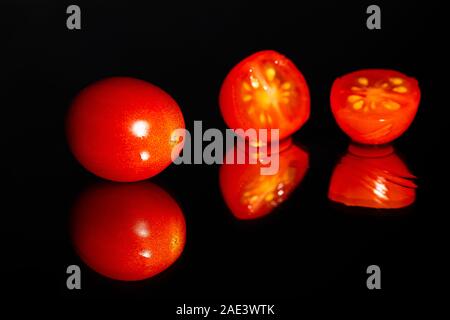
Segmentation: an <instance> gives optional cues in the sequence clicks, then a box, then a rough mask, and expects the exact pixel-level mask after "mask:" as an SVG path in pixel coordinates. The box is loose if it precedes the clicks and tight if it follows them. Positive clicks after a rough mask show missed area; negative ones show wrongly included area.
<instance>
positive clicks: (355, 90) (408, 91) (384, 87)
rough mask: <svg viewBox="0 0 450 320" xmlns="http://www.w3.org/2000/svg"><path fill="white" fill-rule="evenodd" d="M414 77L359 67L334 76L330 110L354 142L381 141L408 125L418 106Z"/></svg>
mask: <svg viewBox="0 0 450 320" xmlns="http://www.w3.org/2000/svg"><path fill="white" fill-rule="evenodd" d="M419 101H420V89H419V85H418V82H417V80H415V79H413V78H410V77H407V76H406V75H404V74H402V73H400V72H397V71H393V70H383V69H368V70H359V71H356V72H352V73H349V74H347V75H344V76H343V77H340V78H338V79H336V80H335V81H334V83H333V86H332V88H331V109H332V111H333V114H334V117H335V119H336V121H337V123H338V125H339V127H340V128H341V129H342V130H343V131H344V132H345V133H346V134H347V135H348V136H349V137H350V138H351V139H352V140H353V141H355V142H359V143H362V144H385V143H388V142H390V141H392V140H394V139H396V138H398V137H399V136H400V135H401V134H402V133H403V132H405V131H406V129H408V127H409V126H410V125H411V123H412V121H413V119H414V117H415V115H416V113H417V109H418V107H419Z"/></svg>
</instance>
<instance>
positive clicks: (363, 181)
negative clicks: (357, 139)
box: [328, 145, 417, 209]
mask: <svg viewBox="0 0 450 320" xmlns="http://www.w3.org/2000/svg"><path fill="white" fill-rule="evenodd" d="M414 179H415V177H414V175H413V174H411V172H410V171H409V169H408V168H407V166H406V165H405V163H404V162H403V161H402V160H401V159H400V158H399V157H398V156H397V155H396V154H395V152H394V149H393V148H392V147H391V146H386V147H385V146H383V147H382V148H375V149H374V148H373V147H372V148H371V147H361V146H356V145H351V146H350V147H349V151H348V153H347V154H346V155H345V156H344V157H343V158H342V159H341V160H340V162H339V164H338V165H337V166H336V168H335V169H334V172H333V175H332V178H331V182H330V187H329V191H328V198H329V199H330V200H332V201H335V202H339V203H342V204H345V205H347V206H358V207H368V208H377V209H394V208H403V207H406V206H408V205H410V204H412V203H413V202H414V201H415V199H416V188H417V186H416V184H415V183H414Z"/></svg>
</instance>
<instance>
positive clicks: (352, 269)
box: [1, 1, 448, 315]
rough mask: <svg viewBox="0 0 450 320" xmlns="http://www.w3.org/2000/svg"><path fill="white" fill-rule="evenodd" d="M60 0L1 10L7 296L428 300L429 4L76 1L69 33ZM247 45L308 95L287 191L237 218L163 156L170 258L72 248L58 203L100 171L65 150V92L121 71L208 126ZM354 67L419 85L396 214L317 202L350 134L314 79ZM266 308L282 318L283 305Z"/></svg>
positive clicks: (436, 42) (435, 71)
mask: <svg viewBox="0 0 450 320" xmlns="http://www.w3.org/2000/svg"><path fill="white" fill-rule="evenodd" d="M372 3H375V4H379V5H380V6H381V10H382V29H381V30H374V31H371V30H368V29H367V28H366V25H365V24H366V18H367V14H366V13H365V10H366V8H367V6H368V5H369V4H372ZM69 4H72V2H71V3H64V2H63V1H54V2H50V1H40V3H35V2H32V1H29V2H25V1H17V2H12V1H10V2H6V3H4V4H2V9H1V29H2V33H3V34H4V36H3V40H2V48H3V49H2V51H3V52H4V53H6V59H3V62H4V63H5V65H4V67H3V68H2V69H3V76H2V78H3V80H6V81H5V83H4V84H3V86H2V96H3V98H2V101H3V109H2V111H3V112H2V119H3V121H2V130H5V132H4V134H3V137H4V139H2V142H1V143H2V145H1V147H2V150H5V156H4V157H3V158H4V159H5V160H6V161H7V165H6V167H5V170H4V171H5V174H4V176H5V177H6V180H5V181H4V188H2V189H3V190H5V191H4V193H3V195H4V196H5V200H4V201H3V204H4V211H3V210H2V211H3V213H2V216H3V219H2V226H3V228H2V233H3V235H4V236H6V241H5V242H4V243H5V244H6V248H7V249H6V252H7V254H8V258H7V259H6V261H7V263H6V265H7V270H8V271H7V273H6V274H5V275H6V278H7V281H6V282H7V284H8V285H11V286H10V291H9V292H10V296H11V297H14V298H15V297H17V298H21V299H24V298H27V299H28V298H30V299H34V300H36V299H37V300H40V299H47V298H49V297H51V298H52V299H67V300H69V301H72V300H73V299H74V300H77V301H78V300H80V299H85V298H130V297H131V298H139V299H144V300H146V301H148V305H149V306H150V309H149V314H152V310H153V312H156V311H155V310H157V309H158V308H159V309H158V310H159V311H160V312H162V313H163V314H165V315H169V314H172V313H173V312H174V309H173V306H174V305H175V304H176V303H189V302H196V303H203V304H206V303H225V302H239V303H277V302H280V301H284V300H294V301H295V300H297V301H298V300H299V299H302V298H305V297H307V298H308V297H309V298H313V299H315V298H323V297H328V298H331V299H335V298H337V297H342V296H357V297H359V298H366V299H368V300H369V301H370V299H373V298H375V297H378V298H379V297H395V299H398V298H401V297H409V296H423V295H429V294H431V293H433V292H434V288H436V287H439V286H440V283H439V279H440V278H441V277H442V275H443V274H444V272H443V266H442V265H441V264H440V262H439V259H440V258H439V257H440V256H442V254H443V251H441V250H442V243H441V242H440V237H439V235H440V234H439V232H438V231H437V226H439V225H440V224H441V223H442V222H441V220H442V218H443V215H444V211H445V210H446V209H445V207H443V206H442V204H443V203H444V199H443V198H442V197H441V196H440V195H441V191H440V190H439V183H440V182H441V181H445V179H444V178H443V175H444V174H446V169H445V167H444V159H443V157H442V156H441V150H442V149H443V148H444V146H445V138H444V132H445V117H444V116H445V114H444V110H445V108H447V107H448V102H447V101H445V100H444V99H442V97H443V96H444V95H443V94H442V93H445V86H444V84H448V81H447V80H446V79H445V77H444V76H443V69H444V65H443V64H442V60H443V59H442V58H443V57H444V56H445V55H444V52H443V51H442V50H443V46H444V45H443V44H442V43H443V42H445V41H447V40H448V39H447V38H448V34H447V32H444V29H443V28H444V20H443V19H441V18H440V15H439V13H440V12H443V8H442V5H441V4H440V3H439V2H431V1H426V2H425V1H424V2H422V3H416V2H411V1H405V2H397V1H396V2H395V3H394V2H392V3H380V2H376V1H374V2H372V1H371V2H359V3H357V2H353V3H346V2H344V1H335V2H331V1H327V2H325V1H296V2H292V3H290V2H286V1H273V2H272V3H263V2H255V3H250V2H248V3H247V2H244V1H236V2H231V1H221V2H218V1H217V2H216V1H209V2H208V3H196V2H193V1H183V2H180V3H176V2H171V1H147V2H145V4H144V3H141V2H139V3H137V2H136V3H132V2H129V1H117V2H111V1H104V2H98V1H89V2H79V1H74V2H73V4H78V5H80V6H81V10H82V30H79V31H70V30H67V29H66V17H67V15H66V13H65V10H66V7H67V5H69ZM444 35H446V36H445V37H444ZM263 49H274V50H277V51H279V52H281V53H283V54H285V55H286V56H288V57H289V58H290V59H291V60H292V61H293V62H294V63H295V64H296V65H297V66H298V68H299V69H300V70H301V71H302V73H303V74H304V76H305V78H306V79H307V82H308V84H309V87H310V90H311V101H312V104H311V118H310V120H309V121H308V122H307V124H306V125H305V126H304V127H303V128H302V129H301V130H300V131H299V132H297V133H296V134H295V137H294V139H295V141H296V142H297V143H299V144H301V145H302V146H303V147H304V148H305V149H306V150H308V152H309V157H310V168H309V171H308V173H307V176H306V177H305V179H304V181H303V182H302V184H301V185H300V187H299V188H297V189H296V190H295V192H294V193H293V194H292V196H291V198H290V199H289V200H288V201H286V202H285V203H283V204H282V205H281V206H280V207H279V208H278V209H277V210H276V211H275V212H274V213H272V214H271V215H269V216H267V217H265V218H263V219H260V220H256V221H250V222H243V221H238V220H236V219H235V218H234V217H233V216H232V215H231V213H230V212H229V211H228V209H227V207H226V205H225V204H224V202H223V199H222V197H221V194H220V190H219V185H218V166H206V165H197V166H194V165H191V166H188V165H184V166H171V167H169V168H168V169H167V170H165V171H164V172H163V173H161V174H160V175H158V176H157V177H154V178H153V179H151V181H152V182H154V183H156V184H158V185H159V186H161V187H163V188H164V189H165V190H167V191H168V192H169V193H170V194H171V195H172V196H173V197H174V198H175V199H176V200H177V201H178V203H179V204H180V206H181V207H182V208H183V211H184V213H185V217H186V221H187V228H188V229H187V232H188V233H187V244H186V247H185V250H184V252H183V255H182V256H181V258H180V259H179V260H178V261H177V262H176V263H175V264H174V265H173V266H172V267H171V268H170V269H169V270H167V271H165V272H164V273H162V274H160V275H158V276H156V277H154V278H152V279H149V280H146V281H141V282H135V283H126V282H119V281H113V280H109V279H107V278H104V277H102V276H100V275H98V274H96V273H95V272H94V271H92V270H90V269H89V268H88V267H87V266H86V265H84V264H83V262H82V261H81V260H80V259H79V258H78V257H77V255H76V253H75V251H74V249H73V247H72V245H71V242H70V238H69V234H68V221H69V211H70V208H71V205H72V203H73V201H74V200H75V199H76V196H77V195H78V194H79V193H80V192H81V191H83V190H85V189H86V188H87V187H88V186H90V185H92V184H95V183H97V182H99V181H100V179H99V178H97V177H95V176H93V175H92V174H90V173H88V172H86V171H85V170H84V169H83V168H82V167H81V166H80V165H79V164H78V163H77V162H76V160H75V159H74V158H73V157H72V155H71V154H70V152H69V150H68V147H67V145H66V142H65V137H64V116H65V113H66V111H67V109H68V107H69V105H70V101H71V99H72V98H73V97H74V96H75V95H76V94H77V92H78V91H79V90H80V89H82V88H83V87H85V86H86V85H88V84H90V83H92V82H94V81H96V80H99V79H101V78H104V77H109V76H131V77H136V78H140V79H143V80H146V81H149V82H151V83H154V84H156V85H158V86H160V87H161V88H163V89H164V90H166V91H167V92H168V93H169V94H171V95H172V96H173V97H174V99H175V100H176V101H177V102H178V103H179V105H180V107H181V108H182V111H183V114H184V117H185V121H186V124H187V128H188V129H192V125H193V121H194V120H202V121H203V126H204V128H208V127H216V128H220V129H223V130H224V129H225V128H226V126H225V124H224V122H223V120H222V118H221V116H220V112H219V108H218V93H219V90H220V85H221V82H222V81H223V79H224V77H225V75H226V74H227V72H228V71H229V70H230V69H231V68H232V67H233V66H234V65H235V64H236V63H237V62H239V61H240V60H241V59H243V58H244V57H246V56H248V55H250V54H252V53H254V52H256V51H259V50H263ZM362 68H390V69H396V70H398V71H401V72H403V73H406V74H408V75H410V76H413V77H415V78H416V79H418V81H419V84H420V87H421V89H422V102H421V105H420V108H419V112H418V114H417V117H416V119H415V122H414V123H413V125H412V126H411V128H410V129H409V130H408V131H407V132H406V133H405V134H404V135H403V136H402V137H401V138H400V139H398V140H397V141H396V142H395V147H396V150H397V152H398V154H399V155H400V156H401V157H402V159H403V160H404V161H405V162H406V163H407V165H408V167H409V168H410V169H411V171H412V172H413V173H414V174H415V175H417V176H418V180H417V183H418V185H419V188H418V191H417V201H416V203H415V204H414V205H412V206H411V207H409V208H406V209H404V210H396V211H391V212H379V211H376V210H363V209H361V210H351V211H349V210H345V209H344V208H342V207H339V206H335V205H333V204H332V203H330V202H329V201H328V199H327V190H328V183H329V179H330V176H331V173H332V170H333V168H334V166H335V164H336V162H337V161H338V159H339V157H340V156H342V154H344V153H345V151H346V148H347V146H348V139H347V137H346V136H345V135H344V134H343V133H342V132H341V131H340V130H339V128H338V127H337V126H336V124H335V122H334V119H333V117H332V115H331V111H330V106H329V92H330V87H331V84H332V81H333V80H334V79H335V78H336V77H337V76H340V75H343V74H345V73H348V72H350V71H354V70H357V69H362ZM440 93H441V94H442V95H441V96H439V94H440ZM442 194H444V192H442ZM70 264H78V265H80V266H81V268H82V286H83V288H82V290H80V291H69V290H67V289H66V287H65V281H66V273H65V271H66V267H67V266H68V265H70ZM370 264H377V265H379V266H380V267H381V270H382V290H381V291H378V292H374V291H369V290H367V288H366V285H365V282H366V278H367V275H366V273H365V271H366V268H367V266H368V265H370ZM160 299H164V300H166V299H170V300H171V301H174V302H167V301H166V302H165V303H162V304H161V303H160V302H158V300H160ZM282 305H283V307H284V308H285V309H284V310H285V313H286V310H288V309H289V308H293V307H292V305H291V304H290V303H288V302H285V303H284V304H282ZM152 306H153V308H154V309H151V307H152ZM166 306H167V307H166Z"/></svg>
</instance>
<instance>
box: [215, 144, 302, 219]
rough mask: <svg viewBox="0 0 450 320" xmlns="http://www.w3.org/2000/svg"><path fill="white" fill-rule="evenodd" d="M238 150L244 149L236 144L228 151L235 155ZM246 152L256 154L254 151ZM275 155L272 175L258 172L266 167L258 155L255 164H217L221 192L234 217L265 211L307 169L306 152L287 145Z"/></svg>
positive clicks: (283, 196)
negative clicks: (276, 170)
mask: <svg viewBox="0 0 450 320" xmlns="http://www.w3.org/2000/svg"><path fill="white" fill-rule="evenodd" d="M238 152H244V151H241V150H240V149H238V148H237V147H236V148H235V149H233V150H230V151H229V153H233V154H235V155H236V153H238ZM227 156H228V155H227ZM247 156H250V157H251V156H254V157H258V156H256V155H255V154H254V153H253V154H247ZM272 156H274V155H272ZM278 156H279V169H278V172H277V173H275V174H273V175H262V174H261V168H262V167H267V163H265V161H264V160H263V159H262V158H263V157H262V156H260V157H259V159H258V163H256V164H250V163H246V164H223V165H222V166H221V167H220V173H219V183H220V188H221V191H222V195H223V197H224V200H225V203H226V204H227V206H228V207H229V209H230V210H231V212H232V214H233V215H234V216H235V217H236V218H238V219H256V218H260V217H262V216H265V215H267V214H269V213H270V212H271V211H272V210H274V209H275V208H276V207H277V206H278V205H280V204H281V203H282V202H283V201H285V200H286V199H287V198H288V197H289V195H290V194H291V192H292V191H293V190H294V189H295V188H296V187H297V186H298V185H299V184H300V182H301V181H302V180H303V177H304V176H305V174H306V171H307V170H308V153H306V152H305V151H304V150H302V149H301V148H300V147H298V146H296V145H291V146H289V147H288V148H287V149H285V150H283V151H281V152H280V153H279V154H278Z"/></svg>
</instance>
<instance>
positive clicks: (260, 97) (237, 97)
mask: <svg viewBox="0 0 450 320" xmlns="http://www.w3.org/2000/svg"><path fill="white" fill-rule="evenodd" d="M309 104H310V98H309V90H308V85H307V84H306V81H305V78H304V77H303V75H302V74H301V73H300V71H299V70H298V69H297V68H296V67H295V65H294V64H293V63H292V62H291V61H290V60H289V59H288V58H286V57H285V56H283V55H281V54H280V53H278V52H275V51H261V52H257V53H255V54H253V55H251V56H249V57H248V58H246V59H244V60H243V61H241V62H240V63H239V64H237V65H236V66H235V67H234V68H233V69H232V70H231V71H230V73H229V74H228V75H227V77H226V78H225V81H224V83H223V85H222V88H221V91H220V110H221V112H222V116H223V117H224V119H225V122H226V123H227V125H228V126H229V127H230V128H232V129H244V130H247V129H251V128H253V129H256V130H257V129H268V130H270V129H279V130H280V131H279V135H280V136H279V139H284V138H286V137H288V136H290V135H291V134H292V133H294V132H295V131H297V130H298V129H300V127H301V126H303V124H304V123H305V122H306V120H308V117H309V110H310V107H309ZM269 137H270V134H269Z"/></svg>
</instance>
